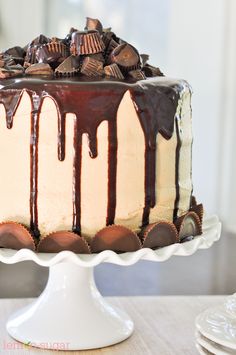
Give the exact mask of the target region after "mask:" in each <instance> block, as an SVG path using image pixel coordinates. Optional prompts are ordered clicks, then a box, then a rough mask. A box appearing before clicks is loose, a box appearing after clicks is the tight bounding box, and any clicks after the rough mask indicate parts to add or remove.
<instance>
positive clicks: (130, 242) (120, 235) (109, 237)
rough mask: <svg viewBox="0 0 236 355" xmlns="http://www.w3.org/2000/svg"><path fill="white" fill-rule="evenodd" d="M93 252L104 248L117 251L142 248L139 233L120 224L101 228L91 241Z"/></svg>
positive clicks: (130, 250)
mask: <svg viewBox="0 0 236 355" xmlns="http://www.w3.org/2000/svg"><path fill="white" fill-rule="evenodd" d="M90 246H91V250H92V253H99V252H101V251H103V250H113V251H115V252H132V251H136V250H139V249H140V248H141V242H140V240H139V237H138V236H137V234H135V233H134V232H133V231H131V230H130V229H129V228H126V227H124V226H120V225H115V224H113V225H111V226H107V227H105V228H103V229H101V230H100V231H99V232H98V233H97V234H96V235H95V237H94V238H93V239H92V241H91V245H90Z"/></svg>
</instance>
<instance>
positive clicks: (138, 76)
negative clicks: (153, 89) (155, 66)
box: [129, 69, 146, 80]
mask: <svg viewBox="0 0 236 355" xmlns="http://www.w3.org/2000/svg"><path fill="white" fill-rule="evenodd" d="M129 76H130V77H131V78H133V79H135V80H144V79H146V76H145V74H144V72H143V71H142V70H141V69H136V70H131V71H130V72H129Z"/></svg>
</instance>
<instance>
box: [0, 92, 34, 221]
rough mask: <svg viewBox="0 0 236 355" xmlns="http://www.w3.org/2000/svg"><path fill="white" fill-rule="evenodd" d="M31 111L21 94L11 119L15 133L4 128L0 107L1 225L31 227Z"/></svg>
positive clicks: (0, 106) (28, 100) (26, 98)
mask: <svg viewBox="0 0 236 355" xmlns="http://www.w3.org/2000/svg"><path fill="white" fill-rule="evenodd" d="M30 110H31V103H30V99H29V96H28V95H27V94H26V93H24V94H23V96H22V98H21V104H20V105H19V107H18V109H17V111H16V114H15V116H14V129H8V128H7V126H6V119H5V116H6V113H5V110H4V107H3V105H0V117H1V119H0V152H1V153H0V166H1V172H0V204H1V206H0V221H1V222H3V221H7V220H8V221H9V220H12V221H15V222H19V223H22V224H26V225H29V224H30V211H29V196H30V149H29V142H30Z"/></svg>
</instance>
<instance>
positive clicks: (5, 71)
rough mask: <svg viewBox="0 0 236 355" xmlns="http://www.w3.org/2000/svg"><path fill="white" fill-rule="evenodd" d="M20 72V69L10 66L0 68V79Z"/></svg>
mask: <svg viewBox="0 0 236 355" xmlns="http://www.w3.org/2000/svg"><path fill="white" fill-rule="evenodd" d="M20 74H22V72H21V71H20V70H13V69H10V68H0V79H6V78H11V77H14V76H17V75H20Z"/></svg>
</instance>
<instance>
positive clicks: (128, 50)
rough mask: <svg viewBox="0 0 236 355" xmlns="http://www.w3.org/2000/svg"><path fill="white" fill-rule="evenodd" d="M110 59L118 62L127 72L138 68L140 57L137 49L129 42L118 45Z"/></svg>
mask: <svg viewBox="0 0 236 355" xmlns="http://www.w3.org/2000/svg"><path fill="white" fill-rule="evenodd" d="M110 61H111V62H112V63H116V64H118V65H119V67H120V68H121V69H122V70H124V71H125V72H129V71H131V70H135V69H138V68H139V67H140V58H139V54H138V52H137V50H136V49H135V48H134V47H133V46H131V45H130V44H128V43H123V44H120V45H119V46H117V47H116V48H115V49H114V50H113V51H112V52H111V55H110Z"/></svg>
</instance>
